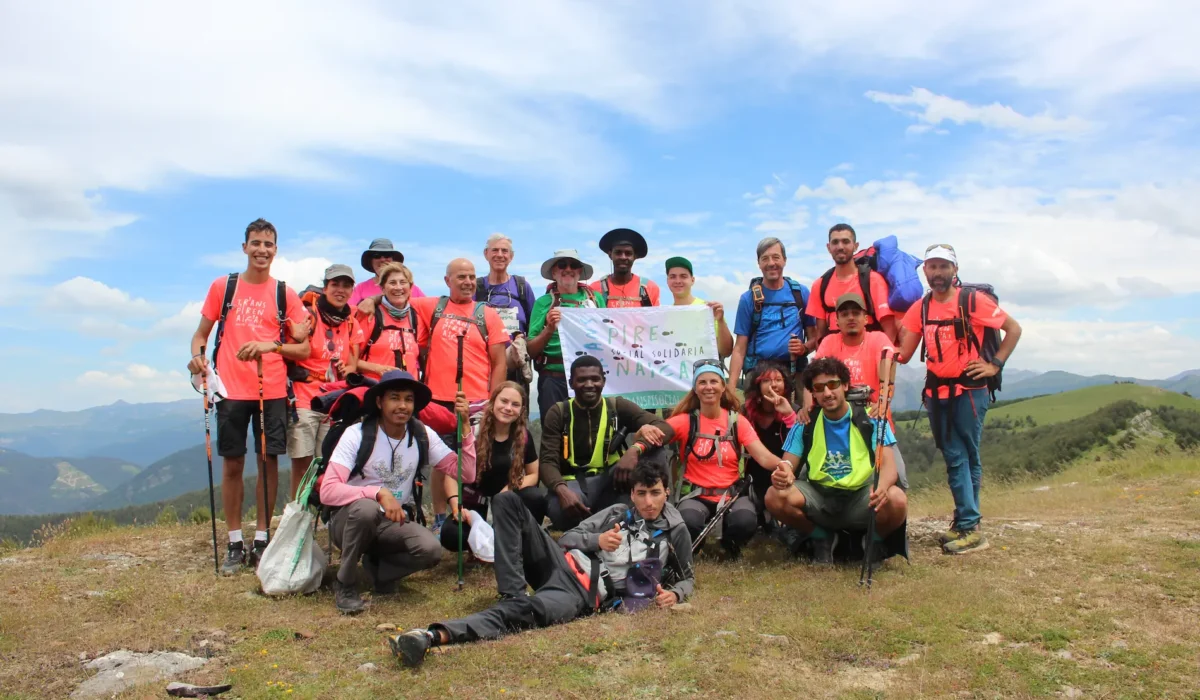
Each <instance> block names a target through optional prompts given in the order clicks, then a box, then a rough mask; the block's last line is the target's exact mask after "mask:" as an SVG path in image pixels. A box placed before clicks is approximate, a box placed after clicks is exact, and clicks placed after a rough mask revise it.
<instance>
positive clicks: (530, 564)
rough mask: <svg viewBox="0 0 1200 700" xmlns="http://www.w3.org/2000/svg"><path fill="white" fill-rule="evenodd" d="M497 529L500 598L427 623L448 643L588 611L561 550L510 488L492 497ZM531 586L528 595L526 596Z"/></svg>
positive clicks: (491, 636) (544, 623) (541, 624)
mask: <svg viewBox="0 0 1200 700" xmlns="http://www.w3.org/2000/svg"><path fill="white" fill-rule="evenodd" d="M492 520H493V526H494V527H495V529H496V563H495V570H496V588H497V589H498V590H499V592H500V593H501V594H504V595H509V596H515V597H512V598H505V599H503V600H501V601H500V602H498V603H496V604H495V605H493V606H492V607H490V608H488V609H487V610H483V611H482V612H477V613H475V614H474V615H468V616H467V617H463V618H459V619H457V620H449V621H446V622H439V623H437V624H433V625H430V626H429V628H430V629H431V630H432V629H443V630H445V631H446V632H447V633H448V635H449V637H450V641H451V643H454V644H461V643H464V642H474V641H477V640H480V639H498V638H500V637H502V636H504V635H506V634H509V633H511V632H518V631H520V630H523V629H530V628H534V627H547V626H549V625H556V624H560V623H563V622H570V621H571V620H574V619H575V618H577V617H580V616H581V615H586V614H587V613H589V612H590V611H591V605H590V604H589V603H588V601H587V599H586V598H585V597H584V588H583V586H582V585H581V584H580V582H579V579H577V578H576V577H575V573H574V571H572V569H571V566H570V564H568V563H567V560H566V556H567V555H566V553H565V552H564V551H563V550H562V548H561V547H559V546H558V543H557V542H555V541H554V539H553V538H551V537H550V535H548V534H547V533H546V531H545V530H543V529H542V528H540V527H538V524H537V523H536V522H534V520H533V516H532V515H530V513H529V509H527V508H526V507H525V506H524V504H522V503H521V497H520V496H518V495H517V494H515V493H512V492H510V491H506V492H504V493H500V494H497V495H496V497H495V498H493V499H492ZM527 586H532V587H533V589H534V593H533V595H532V596H527V595H525V589H526V587H527Z"/></svg>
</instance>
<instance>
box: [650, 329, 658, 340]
mask: <svg viewBox="0 0 1200 700" xmlns="http://www.w3.org/2000/svg"><path fill="white" fill-rule="evenodd" d="M649 333H650V335H649V338H650V341H649V342H651V343H653V342H654V341H656V340H658V326H650V329H649Z"/></svg>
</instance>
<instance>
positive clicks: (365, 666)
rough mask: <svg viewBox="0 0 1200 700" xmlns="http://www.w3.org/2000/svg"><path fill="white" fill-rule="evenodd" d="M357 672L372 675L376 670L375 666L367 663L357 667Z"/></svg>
mask: <svg viewBox="0 0 1200 700" xmlns="http://www.w3.org/2000/svg"><path fill="white" fill-rule="evenodd" d="M358 670H359V671H362V672H363V673H374V672H375V670H376V666H375V664H373V663H370V662H368V663H365V664H363V665H362V666H359V667H358Z"/></svg>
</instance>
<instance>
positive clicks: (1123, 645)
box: [1112, 639, 1129, 649]
mask: <svg viewBox="0 0 1200 700" xmlns="http://www.w3.org/2000/svg"><path fill="white" fill-rule="evenodd" d="M1112 647H1113V649H1128V648H1129V642H1127V641H1125V640H1124V639H1118V640H1116V641H1115V642H1113V643H1112Z"/></svg>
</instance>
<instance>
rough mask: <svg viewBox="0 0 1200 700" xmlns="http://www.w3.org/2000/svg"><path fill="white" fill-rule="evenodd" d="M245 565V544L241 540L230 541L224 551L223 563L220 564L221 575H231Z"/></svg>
mask: <svg viewBox="0 0 1200 700" xmlns="http://www.w3.org/2000/svg"><path fill="white" fill-rule="evenodd" d="M245 565H246V545H245V544H243V543H242V542H230V543H229V549H228V550H226V552H225V563H224V564H221V575H222V576H233V575H234V574H236V573H237V572H239V571H241V570H242V567H243V566H245Z"/></svg>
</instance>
